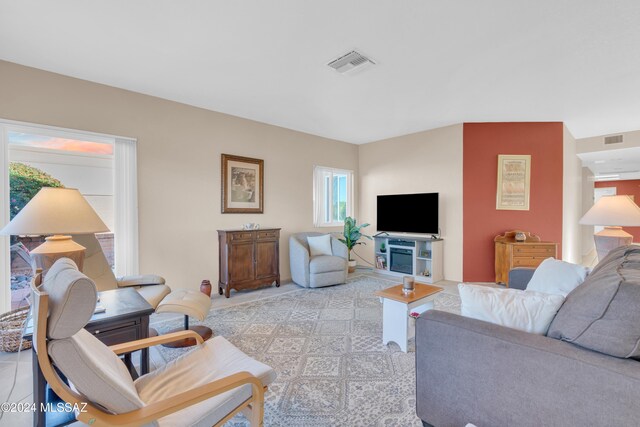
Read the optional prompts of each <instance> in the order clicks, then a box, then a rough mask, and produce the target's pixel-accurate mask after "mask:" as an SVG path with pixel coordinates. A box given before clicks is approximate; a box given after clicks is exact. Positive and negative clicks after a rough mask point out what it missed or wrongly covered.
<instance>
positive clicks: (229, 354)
mask: <svg viewBox="0 0 640 427" xmlns="http://www.w3.org/2000/svg"><path fill="white" fill-rule="evenodd" d="M241 371H248V372H250V373H251V374H253V375H255V376H256V377H258V378H259V379H260V380H261V381H262V384H263V385H265V386H266V385H269V384H271V383H272V382H273V381H274V380H275V378H276V373H275V371H274V370H273V369H271V368H270V367H269V366H267V365H265V364H264V363H261V362H258V361H257V360H254V359H252V358H250V357H249V356H247V355H246V354H244V353H243V352H242V351H240V350H239V349H238V348H236V347H235V346H234V345H233V344H231V343H230V342H229V341H227V340H226V339H224V338H223V337H214V338H212V339H210V340H208V341H206V342H205V343H204V344H203V345H201V346H198V347H197V348H196V349H194V350H193V351H191V352H189V353H187V354H184V355H182V356H180V357H178V358H177V359H174V360H172V361H170V362H169V363H167V364H166V365H164V366H163V367H161V368H159V369H157V370H155V371H153V372H151V373H149V374H147V375H144V376H142V377H140V378H138V379H137V380H136V381H135V387H136V389H137V390H138V394H139V396H140V398H141V399H142V400H143V401H144V402H145V404H151V403H154V402H158V401H160V400H163V399H166V398H169V397H171V396H173V395H175V394H177V393H181V392H184V391H187V390H190V389H193V388H195V387H199V386H201V385H204V384H207V383H210V382H212V381H214V380H217V379H221V378H224V377H227V376H229V375H231V374H235V373H237V372H241ZM250 396H251V387H250V386H249V385H246V386H242V387H239V388H237V389H234V390H230V391H228V392H225V393H222V394H220V395H217V396H214V397H212V398H210V399H207V400H205V401H203V402H200V403H198V404H196V405H193V406H190V407H188V408H186V409H183V410H181V411H178V412H176V413H174V414H171V415H167V416H166V417H163V418H160V419H159V420H158V424H159V425H160V426H162V427H168V426H175V427H182V426H212V425H214V424H216V423H217V422H218V421H220V420H221V419H222V418H224V417H225V416H226V415H227V414H228V413H229V412H231V411H232V410H233V409H235V408H236V407H237V406H238V405H240V404H241V403H242V402H244V401H245V400H247V399H248V398H249V397H250Z"/></svg>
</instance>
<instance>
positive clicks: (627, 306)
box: [547, 246, 640, 359]
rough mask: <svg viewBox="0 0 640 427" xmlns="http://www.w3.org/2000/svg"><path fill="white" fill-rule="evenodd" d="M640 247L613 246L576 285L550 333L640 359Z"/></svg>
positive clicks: (559, 337) (555, 336) (611, 353)
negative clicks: (578, 284) (581, 282)
mask: <svg viewBox="0 0 640 427" xmlns="http://www.w3.org/2000/svg"><path fill="white" fill-rule="evenodd" d="M638 307H640V248H639V247H638V246H623V247H620V248H617V249H614V250H613V251H611V252H610V253H609V255H607V256H606V257H605V258H604V259H603V260H602V261H601V262H600V263H599V264H598V265H597V266H596V267H595V268H594V270H593V271H592V272H591V274H589V276H587V279H586V280H585V281H584V283H583V284H582V285H580V286H578V287H577V288H576V289H574V290H573V291H572V292H571V293H570V294H569V295H568V296H567V300H566V301H565V303H564V305H563V306H562V307H561V308H560V310H559V311H558V314H557V315H556V317H555V319H553V322H552V323H551V326H550V327H549V332H548V334H547V335H548V336H549V337H551V338H557V339H561V340H563V341H568V342H570V343H573V344H576V345H579V346H581V347H584V348H588V349H590V350H595V351H598V352H600V353H604V354H609V355H611V356H615V357H625V358H635V359H640V310H639V309H638Z"/></svg>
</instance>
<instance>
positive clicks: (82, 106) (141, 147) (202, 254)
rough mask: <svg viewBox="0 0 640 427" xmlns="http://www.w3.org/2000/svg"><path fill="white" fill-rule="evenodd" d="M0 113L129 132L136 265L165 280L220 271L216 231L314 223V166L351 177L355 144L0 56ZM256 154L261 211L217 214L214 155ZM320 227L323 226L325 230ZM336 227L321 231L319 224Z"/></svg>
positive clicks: (179, 283)
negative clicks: (134, 176) (260, 166)
mask: <svg viewBox="0 0 640 427" xmlns="http://www.w3.org/2000/svg"><path fill="white" fill-rule="evenodd" d="M0 76H1V77H2V78H0V93H2V96H0V118H4V119H9V120H17V121H23V122H29V123H39V124H45V125H51V126H58V127H62V128H67V129H77V130H85V131H91V132H97V133H102V134H108V135H120V136H124V137H130V138H136V139H137V144H138V206H139V224H140V226H139V235H140V240H139V241H140V271H141V272H142V273H155V274H161V275H163V276H165V278H166V279H167V284H168V285H170V286H171V287H173V288H188V289H197V288H198V286H199V285H200V282H201V281H202V279H210V280H211V281H212V282H214V283H215V281H216V280H217V279H218V242H217V232H216V230H219V229H226V228H233V227H239V226H240V225H241V224H243V223H246V222H257V223H260V224H261V225H262V227H281V228H282V233H281V236H282V237H281V239H280V273H281V276H282V279H283V280H285V279H287V278H289V277H291V275H290V270H289V243H288V242H289V236H290V235H291V234H292V233H295V232H300V231H310V230H313V206H312V203H313V202H312V197H313V191H312V188H313V182H312V181H313V166H314V165H316V164H320V165H323V166H330V167H335V168H340V169H350V170H354V171H355V172H356V179H357V176H358V146H356V145H353V144H347V143H344V142H339V141H334V140H330V139H326V138H321V137H317V136H313V135H309V134H304V133H301V132H295V131H292V130H288V129H283V128H280V127H277V126H271V125H267V124H264V123H258V122H255V121H251V120H246V119H242V118H240V117H234V116H229V115H226V114H222V113H217V112H213V111H209V110H205V109H201V108H196V107H192V106H188V105H184V104H180V103H177V102H171V101H167V100H163V99H160V98H155V97H152V96H147V95H142V94H139V93H134V92H129V91H126V90H122V89H117V88H113V87H109V86H104V85H100V84H96V83H92V82H88V81H84V80H78V79H74V78H71V77H66V76H61V75H59V74H53V73H49V72H46V71H42V70H36V69H34V68H29V67H23V66H20V65H17V64H12V63H9V62H3V61H0ZM222 153H227V154H236V155H240V156H246V157H254V158H258V159H263V160H264V168H265V169H264V173H265V187H264V200H265V203H264V204H265V205H264V214H261V215H260V214H222V213H221V211H220V210H221V209H220V180H221V179H220V174H221V171H220V155H221V154H222ZM324 230H326V229H323V231H324ZM332 230H334V231H337V230H338V229H329V230H327V231H332Z"/></svg>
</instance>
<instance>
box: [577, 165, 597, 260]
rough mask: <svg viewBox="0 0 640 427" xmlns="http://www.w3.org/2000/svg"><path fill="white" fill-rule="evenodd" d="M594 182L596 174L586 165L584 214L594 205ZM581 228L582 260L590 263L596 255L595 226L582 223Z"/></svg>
mask: <svg viewBox="0 0 640 427" xmlns="http://www.w3.org/2000/svg"><path fill="white" fill-rule="evenodd" d="M594 182H595V181H594V175H593V172H591V169H589V168H586V167H584V168H582V215H584V214H586V213H587V211H588V210H589V209H591V206H593V189H594ZM580 230H581V233H582V260H583V262H586V263H587V264H590V263H591V261H592V260H593V258H594V257H595V256H596V253H595V250H596V246H595V242H594V240H593V233H594V230H593V226H592V225H581V226H580ZM596 259H597V258H596Z"/></svg>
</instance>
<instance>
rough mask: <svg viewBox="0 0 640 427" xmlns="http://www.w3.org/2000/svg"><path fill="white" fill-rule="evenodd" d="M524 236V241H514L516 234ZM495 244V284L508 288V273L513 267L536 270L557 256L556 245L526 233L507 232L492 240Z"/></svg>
mask: <svg viewBox="0 0 640 427" xmlns="http://www.w3.org/2000/svg"><path fill="white" fill-rule="evenodd" d="M517 233H522V234H524V237H525V240H524V241H516V238H515V236H516V234H517ZM493 241H494V243H495V255H496V260H495V270H496V283H504V284H505V285H507V286H509V271H510V270H512V269H513V268H515V267H530V268H536V267H537V266H539V265H540V264H541V263H542V261H544V260H545V259H547V258H549V257H552V258H556V257H557V256H558V244H557V243H553V242H542V241H540V237H538V236H536V235H535V234H531V233H529V232H528V231H519V230H513V231H507V232H506V233H504V234H503V235H501V236H496V238H495V239H493Z"/></svg>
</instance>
